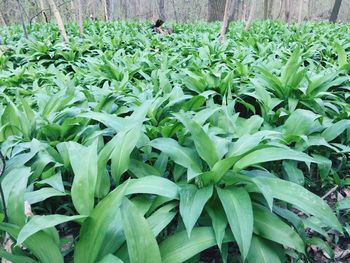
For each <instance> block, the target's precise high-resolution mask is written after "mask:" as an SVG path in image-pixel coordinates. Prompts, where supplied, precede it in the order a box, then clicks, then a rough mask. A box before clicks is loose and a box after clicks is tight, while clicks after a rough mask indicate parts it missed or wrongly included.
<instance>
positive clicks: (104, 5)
mask: <svg viewBox="0 0 350 263" xmlns="http://www.w3.org/2000/svg"><path fill="white" fill-rule="evenodd" d="M102 4H103V13H104V17H105V20H106V21H108V20H109V16H108V6H107V0H102Z"/></svg>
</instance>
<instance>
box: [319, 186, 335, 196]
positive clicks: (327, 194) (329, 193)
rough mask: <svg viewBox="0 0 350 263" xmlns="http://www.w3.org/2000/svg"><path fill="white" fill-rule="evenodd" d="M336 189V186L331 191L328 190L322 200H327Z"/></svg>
mask: <svg viewBox="0 0 350 263" xmlns="http://www.w3.org/2000/svg"><path fill="white" fill-rule="evenodd" d="M337 189H338V185H336V186H334V187H333V188H332V189H331V190H329V191H328V192H327V193H326V194H325V195H324V196H322V199H325V198H327V197H328V196H329V195H331V194H332V193H333V192H335V191H336V190H337Z"/></svg>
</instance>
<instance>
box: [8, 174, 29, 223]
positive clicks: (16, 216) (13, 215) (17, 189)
mask: <svg viewBox="0 0 350 263" xmlns="http://www.w3.org/2000/svg"><path fill="white" fill-rule="evenodd" d="M27 175H28V174H22V175H20V176H22V177H21V178H19V180H18V181H17V182H16V184H15V185H14V186H13V187H12V189H11V192H10V194H9V197H8V202H7V213H8V218H9V222H10V223H13V224H16V225H19V226H22V225H23V224H24V223H25V214H24V192H25V190H26V188H27V182H28V177H27Z"/></svg>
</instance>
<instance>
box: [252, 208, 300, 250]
mask: <svg viewBox="0 0 350 263" xmlns="http://www.w3.org/2000/svg"><path fill="white" fill-rule="evenodd" d="M253 210H254V233H255V234H257V235H259V236H262V237H263V238H266V239H269V240H271V241H274V242H276V243H280V244H282V245H284V246H287V247H290V248H293V249H295V250H297V251H298V252H300V253H304V250H305V249H304V246H305V245H304V242H303V240H302V239H301V238H300V236H299V235H298V234H297V233H296V232H295V231H294V230H293V229H292V228H291V227H290V226H288V225H287V224H286V223H284V222H283V221H282V220H281V219H280V218H279V217H278V216H276V215H275V214H273V213H272V212H270V211H269V210H268V209H266V208H264V207H262V206H260V205H255V206H254V208H253Z"/></svg>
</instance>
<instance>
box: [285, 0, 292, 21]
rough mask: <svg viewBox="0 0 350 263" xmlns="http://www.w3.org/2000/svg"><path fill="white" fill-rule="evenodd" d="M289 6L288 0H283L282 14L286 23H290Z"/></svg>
mask: <svg viewBox="0 0 350 263" xmlns="http://www.w3.org/2000/svg"><path fill="white" fill-rule="evenodd" d="M290 8H291V6H290V0H284V15H285V19H286V22H287V23H290V20H291V9H290Z"/></svg>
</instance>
